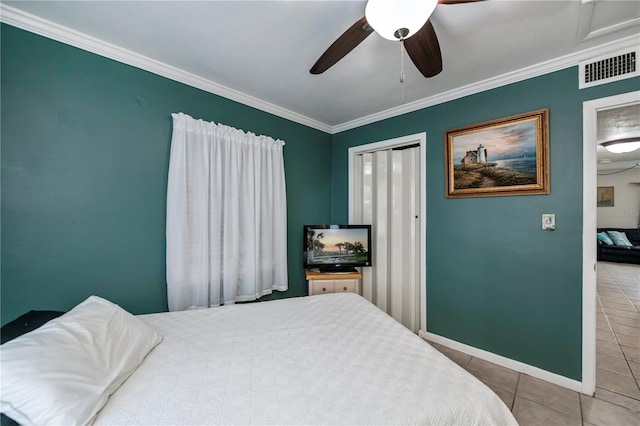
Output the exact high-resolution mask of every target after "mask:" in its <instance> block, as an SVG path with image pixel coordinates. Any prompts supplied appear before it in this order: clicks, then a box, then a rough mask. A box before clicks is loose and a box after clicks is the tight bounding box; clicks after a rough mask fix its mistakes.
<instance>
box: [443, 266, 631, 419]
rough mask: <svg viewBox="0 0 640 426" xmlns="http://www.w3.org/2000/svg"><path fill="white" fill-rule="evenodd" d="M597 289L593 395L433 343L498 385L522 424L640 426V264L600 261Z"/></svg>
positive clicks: (505, 400) (500, 393) (472, 372)
mask: <svg viewBox="0 0 640 426" xmlns="http://www.w3.org/2000/svg"><path fill="white" fill-rule="evenodd" d="M597 292H598V311H597V342H596V351H597V353H596V393H595V395H594V397H590V396H586V395H582V394H580V393H578V392H574V391H571V390H569V389H566V388H563V387H561V386H557V385H554V384H551V383H549V382H545V381H543V380H540V379H536V378H534V377H531V376H528V375H526V374H523V373H518V372H517V371H514V370H510V369H508V368H505V367H502V366H499V365H496V364H492V363H490V362H487V361H484V360H482V359H479V358H475V357H472V356H470V355H467V354H464V353H462V352H458V351H455V350H453V349H450V348H447V347H445V346H442V345H438V344H437V343H433V342H431V344H432V345H433V346H434V347H435V348H436V349H438V350H439V351H441V352H442V353H444V354H445V355H446V356H448V357H449V358H450V359H452V360H453V361H455V362H456V363H457V364H459V365H460V366H462V367H463V368H465V369H466V370H467V371H469V372H470V373H471V374H473V375H474V376H476V377H477V378H479V379H480V380H482V381H483V382H484V383H485V384H486V385H487V386H489V387H490V388H491V389H493V391H494V392H495V393H496V394H498V396H500V398H502V400H503V401H504V403H505V404H506V405H507V406H508V407H509V409H511V411H512V412H513V415H514V417H515V418H516V420H518V423H520V425H521V426H528V425H545V426H546V425H584V426H589V425H603V426H604V425H615V426H627V425H629V426H632V425H633V426H638V425H640V387H639V386H640V265H626V264H622V263H610V262H599V263H598V290H597Z"/></svg>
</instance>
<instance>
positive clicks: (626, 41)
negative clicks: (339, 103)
mask: <svg viewBox="0 0 640 426" xmlns="http://www.w3.org/2000/svg"><path fill="white" fill-rule="evenodd" d="M0 22H4V23H6V24H9V25H12V26H14V27H17V28H21V29H23V30H26V31H29V32H32V33H35V34H38V35H41V36H44V37H47V38H50V39H53V40H56V41H59V42H61V43H65V44H68V45H71V46H74V47H77V48H80V49H83V50H86V51H89V52H92V53H95V54H97V55H100V56H104V57H106V58H109V59H113V60H115V61H118V62H122V63H124V64H127V65H131V66H134V67H136V68H140V69H143V70H145V71H149V72H151V73H153V74H157V75H159V76H162V77H166V78H168V79H170V80H174V81H177V82H180V83H184V84H186V85H188V86H192V87H195V88H197V89H201V90H204V91H206V92H209V93H213V94H215V95H218V96H222V97H224V98H227V99H230V100H233V101H235V102H239V103H241V104H244V105H247V106H250V107H253V108H256V109H259V110H261V111H264V112H267V113H270V114H273V115H276V116H278V117H281V118H284V119H287V120H291V121H293V122H296V123H299V124H302V125H304V126H308V127H311V128H314V129H317V130H320V131H323V132H325V133H329V134H336V133H340V132H344V131H346V130H351V129H354V128H356V127H360V126H364V125H367V124H371V123H375V122H377V121H381V120H385V119H387V118H392V117H397V116H399V115H402V114H407V113H409V112H414V111H417V110H420V109H423V108H427V107H430V106H434V105H438V104H442V103H444V102H448V101H452V100H455V99H459V98H463V97H465V96H469V95H473V94H476V93H480V92H484V91H486V90H491V89H495V88H498V87H501V86H505V85H508V84H511V83H516V82H519V81H523V80H527V79H529V78H533V77H538V76H540V75H544V74H548V73H551V72H554V71H558V70H561V69H565V68H569V67H572V66H576V65H578V63H579V62H581V61H584V60H587V59H591V58H593V57H597V56H604V55H607V54H609V53H612V52H615V51H618V50H621V49H627V48H635V47H636V46H637V36H635V35H632V36H629V37H626V38H622V39H619V40H616V41H612V42H609V43H605V44H602V45H600V46H596V47H593V48H589V49H584V50H582V51H579V52H576V53H572V54H570V55H566V56H562V57H559V58H556V59H552V60H550V61H546V62H542V63H539V64H536V65H533V66H530V67H526V68H522V69H520V70H517V71H513V72H509V73H506V74H502V75H500V76H497V77H492V78H489V79H486V80H483V81H479V82H476V83H472V84H468V85H466V86H462V87H459V88H456V89H453V90H450V91H448V92H443V93H440V94H437V95H434V96H430V97H427V98H423V99H419V100H417V101H413V102H410V103H408V104H404V105H401V106H398V107H393V108H389V109H387V110H384V111H380V112H377V113H374V114H370V115H367V116H364V117H360V118H357V119H355V120H351V121H348V122H345V123H342V124H338V125H335V126H330V125H328V124H326V123H323V122H320V121H318V120H314V119H312V118H310V117H307V116H305V115H302V114H298V113H296V112H294V111H291V110H288V109H286V108H282V107H279V106H278V105H275V104H272V103H269V102H265V101H263V100H261V99H258V98H256V97H253V96H249V95H247V94H245V93H242V92H239V91H237V90H235V89H231V88H229V87H226V86H223V85H221V84H218V83H215V82H213V81H211V80H207V79H205V78H203V77H200V76H197V75H195V74H191V73H188V72H186V71H183V70H181V69H179V68H176V67H173V66H171V65H168V64H165V63H163V62H160V61H157V60H155V59H152V58H149V57H147V56H144V55H141V54H138V53H136V52H133V51H131V50H127V49H124V48H122V47H120V46H116V45H114V44H111V43H107V42H105V41H103V40H100V39H97V38H95V37H91V36H89V35H87V34H84V33H81V32H79V31H76V30H73V29H71V28H68V27H65V26H62V25H59V24H56V23H54V22H51V21H48V20H46V19H42V18H40V17H38V16H35V15H32V14H30V13H26V12H23V11H21V10H20V9H16V8H14V7H11V6H7V5H5V4H4V3H0Z"/></svg>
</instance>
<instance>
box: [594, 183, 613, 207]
mask: <svg viewBox="0 0 640 426" xmlns="http://www.w3.org/2000/svg"><path fill="white" fill-rule="evenodd" d="M613 195H614V190H613V186H599V187H598V198H597V201H596V202H597V205H598V207H613V206H614V204H613V201H614V198H613Z"/></svg>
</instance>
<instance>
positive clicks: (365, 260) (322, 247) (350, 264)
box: [302, 225, 371, 273]
mask: <svg viewBox="0 0 640 426" xmlns="http://www.w3.org/2000/svg"><path fill="white" fill-rule="evenodd" d="M302 259H303V264H304V265H303V266H304V268H305V269H318V270H319V271H320V272H336V273H337V272H355V271H356V270H355V268H354V267H355V266H371V225H304V232H303V253H302Z"/></svg>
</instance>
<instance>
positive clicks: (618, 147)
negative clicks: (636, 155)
mask: <svg viewBox="0 0 640 426" xmlns="http://www.w3.org/2000/svg"><path fill="white" fill-rule="evenodd" d="M600 145H602V146H603V147H604V148H605V149H606V150H607V151H609V152H613V153H615V154H624V153H626V152H632V151H635V150H636V149H638V148H640V137H637V138H624V139H616V140H612V141H607V142H603V143H601V144H600Z"/></svg>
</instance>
